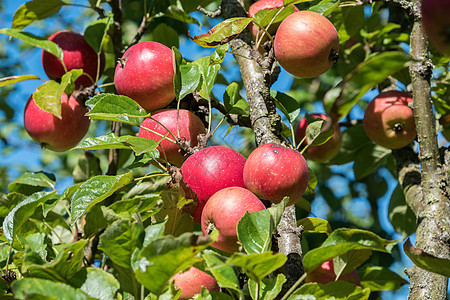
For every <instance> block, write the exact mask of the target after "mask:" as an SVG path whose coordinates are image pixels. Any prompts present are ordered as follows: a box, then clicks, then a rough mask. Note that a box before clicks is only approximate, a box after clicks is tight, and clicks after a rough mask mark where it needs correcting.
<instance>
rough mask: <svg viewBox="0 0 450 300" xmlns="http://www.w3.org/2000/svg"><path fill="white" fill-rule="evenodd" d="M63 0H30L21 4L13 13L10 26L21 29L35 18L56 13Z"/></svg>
mask: <svg viewBox="0 0 450 300" xmlns="http://www.w3.org/2000/svg"><path fill="white" fill-rule="evenodd" d="M64 5H66V3H65V2H63V1H60V0H32V1H29V2H27V3H25V4H22V5H21V6H20V7H19V8H18V9H17V10H16V12H15V13H14V16H13V21H12V28H15V29H23V28H25V27H27V26H28V25H30V24H31V23H33V22H34V21H37V20H42V19H45V18H47V17H50V16H52V15H54V14H56V13H57V12H58V11H59V10H60V9H61V7H62V6H64Z"/></svg>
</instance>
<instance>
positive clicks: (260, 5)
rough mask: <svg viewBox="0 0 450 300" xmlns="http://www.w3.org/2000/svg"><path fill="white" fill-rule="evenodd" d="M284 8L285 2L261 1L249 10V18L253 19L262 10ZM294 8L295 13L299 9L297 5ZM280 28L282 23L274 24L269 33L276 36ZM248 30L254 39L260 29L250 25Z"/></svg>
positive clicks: (280, 0) (274, 0)
mask: <svg viewBox="0 0 450 300" xmlns="http://www.w3.org/2000/svg"><path fill="white" fill-rule="evenodd" d="M282 6H284V1H283V0H259V1H257V2H255V3H253V4H252V5H251V6H250V7H249V9H248V17H249V18H253V16H254V15H256V13H257V12H258V11H260V10H263V9H273V8H279V7H282ZM292 6H293V7H294V11H298V8H297V7H296V6H295V5H292ZM278 26H280V23H272V25H270V27H269V33H270V34H274V33H275V32H276V30H277V28H278ZM248 29H249V30H250V32H251V33H252V36H253V38H255V37H256V36H257V34H258V31H259V28H258V26H256V25H254V24H253V23H250V25H249V27H248Z"/></svg>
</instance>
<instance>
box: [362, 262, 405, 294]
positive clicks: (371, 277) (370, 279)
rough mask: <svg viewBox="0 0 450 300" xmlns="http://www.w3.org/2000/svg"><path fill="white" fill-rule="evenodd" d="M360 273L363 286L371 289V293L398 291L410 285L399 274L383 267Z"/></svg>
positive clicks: (368, 268) (367, 269)
mask: <svg viewBox="0 0 450 300" xmlns="http://www.w3.org/2000/svg"><path fill="white" fill-rule="evenodd" d="M358 273H359V277H360V279H361V286H362V287H363V288H369V289H370V290H371V291H385V290H396V289H398V288H399V287H401V286H402V285H404V284H407V283H408V282H407V281H406V280H405V279H403V278H402V277H401V276H400V275H398V274H397V273H394V272H392V271H391V270H389V269H388V268H385V267H381V266H376V267H367V268H365V269H364V270H363V271H361V272H358Z"/></svg>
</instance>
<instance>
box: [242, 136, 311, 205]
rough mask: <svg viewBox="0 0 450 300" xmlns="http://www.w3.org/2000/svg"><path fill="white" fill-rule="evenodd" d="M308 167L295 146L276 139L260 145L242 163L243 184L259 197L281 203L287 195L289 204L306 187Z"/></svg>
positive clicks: (299, 196) (299, 195)
mask: <svg viewBox="0 0 450 300" xmlns="http://www.w3.org/2000/svg"><path fill="white" fill-rule="evenodd" d="M308 180H309V171H308V165H307V164H306V161H305V158H304V157H303V155H301V154H300V152H298V151H297V150H294V149H290V148H287V147H284V146H282V145H278V144H275V143H268V144H264V145H261V146H259V147H258V148H256V149H255V150H253V152H252V153H250V155H249V157H248V158H247V161H246V162H245V165H244V184H245V187H246V188H247V189H249V190H250V191H252V192H253V193H254V194H255V195H256V196H258V197H259V198H262V199H265V200H270V201H272V202H274V203H280V202H281V200H283V198H284V197H289V198H290V199H289V202H288V205H292V204H294V203H295V202H297V201H298V200H300V198H301V197H302V195H303V194H304V192H305V191H306V188H307V187H308Z"/></svg>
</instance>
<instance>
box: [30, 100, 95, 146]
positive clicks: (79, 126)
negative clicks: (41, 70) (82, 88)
mask: <svg viewBox="0 0 450 300" xmlns="http://www.w3.org/2000/svg"><path fill="white" fill-rule="evenodd" d="M87 112H88V110H87V108H86V107H85V106H84V105H82V104H80V103H79V102H78V101H77V100H76V99H75V98H74V97H73V96H70V97H67V95H66V94H64V93H63V94H62V96H61V119H59V118H57V117H55V116H54V115H53V114H51V113H49V112H46V111H44V110H42V109H40V108H39V107H38V106H37V105H36V103H35V102H34V100H33V98H32V97H31V96H30V98H28V101H27V104H26V106H25V112H24V125H25V130H26V131H27V132H28V134H29V135H30V136H31V137H32V138H33V139H34V140H35V141H37V142H38V143H40V144H41V145H42V147H44V148H47V149H50V150H53V151H58V152H62V151H66V150H69V149H70V148H72V147H74V146H76V145H77V144H78V142H80V141H81V139H82V138H83V137H84V136H85V135H86V133H87V131H88V129H89V125H90V119H89V118H88V117H87V116H85V114H86V113H87Z"/></svg>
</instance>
